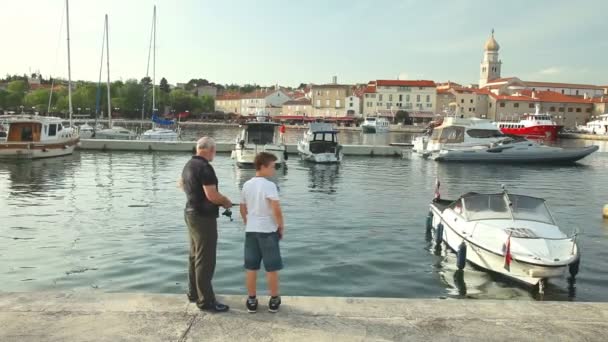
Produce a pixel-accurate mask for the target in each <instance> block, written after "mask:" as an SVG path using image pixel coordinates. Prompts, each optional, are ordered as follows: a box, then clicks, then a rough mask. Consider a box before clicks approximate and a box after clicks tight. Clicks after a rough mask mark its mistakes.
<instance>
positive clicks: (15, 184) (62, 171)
mask: <svg viewBox="0 0 608 342" xmlns="http://www.w3.org/2000/svg"><path fill="white" fill-rule="evenodd" d="M79 164H80V155H79V154H77V153H75V154H73V155H70V156H64V157H56V158H48V159H36V160H8V161H2V162H1V163H0V174H2V173H5V174H8V180H9V182H8V189H10V192H9V194H10V196H19V197H22V196H40V195H48V192H49V191H50V190H54V185H60V184H61V186H60V187H63V185H62V184H63V183H64V182H65V180H66V177H67V176H71V175H72V174H73V172H74V169H75V167H76V166H77V165H79ZM49 179H52V180H53V182H49ZM58 183H59V184H58Z"/></svg>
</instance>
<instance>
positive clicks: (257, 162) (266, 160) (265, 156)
mask: <svg viewBox="0 0 608 342" xmlns="http://www.w3.org/2000/svg"><path fill="white" fill-rule="evenodd" d="M276 161H277V157H276V156H275V155H274V154H272V153H268V152H260V153H258V155H257V156H255V159H254V160H253V166H254V167H255V169H256V171H259V170H260V169H261V168H262V166H268V164H270V163H272V162H276Z"/></svg>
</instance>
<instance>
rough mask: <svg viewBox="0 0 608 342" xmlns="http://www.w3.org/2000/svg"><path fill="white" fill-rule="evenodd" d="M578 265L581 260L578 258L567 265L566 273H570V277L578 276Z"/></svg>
mask: <svg viewBox="0 0 608 342" xmlns="http://www.w3.org/2000/svg"><path fill="white" fill-rule="evenodd" d="M580 264H581V258H578V259H576V261H575V262H573V263H571V264H570V265H568V271H570V275H571V276H572V277H576V275H577V274H578V270H579V266H580Z"/></svg>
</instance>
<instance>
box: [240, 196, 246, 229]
mask: <svg viewBox="0 0 608 342" xmlns="http://www.w3.org/2000/svg"><path fill="white" fill-rule="evenodd" d="M240 210H241V217H242V218H243V222H244V223H245V225H247V204H245V203H243V202H241V205H240Z"/></svg>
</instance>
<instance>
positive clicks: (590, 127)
mask: <svg viewBox="0 0 608 342" xmlns="http://www.w3.org/2000/svg"><path fill="white" fill-rule="evenodd" d="M576 128H577V130H578V131H580V132H583V133H590V134H606V133H608V113H606V114H602V115H600V117H599V119H598V120H593V121H589V122H587V124H586V125H579V126H577V127H576Z"/></svg>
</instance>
